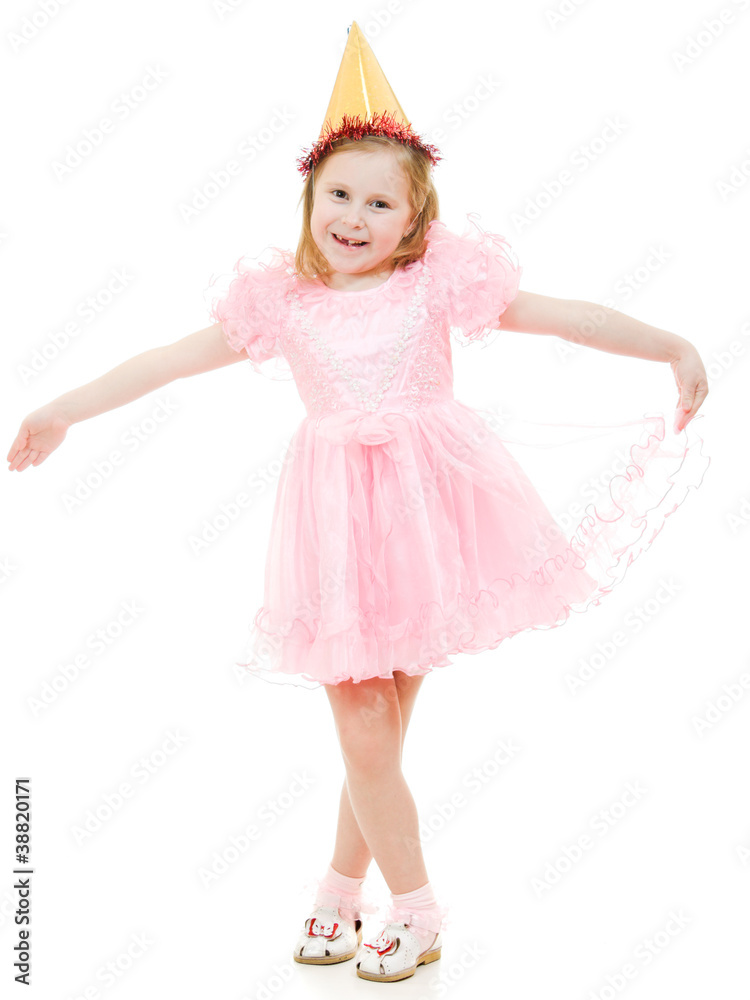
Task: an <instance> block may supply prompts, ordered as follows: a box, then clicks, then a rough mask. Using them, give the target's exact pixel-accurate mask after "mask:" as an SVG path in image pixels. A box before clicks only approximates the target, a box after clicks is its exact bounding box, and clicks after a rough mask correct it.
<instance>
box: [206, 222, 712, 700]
mask: <svg viewBox="0 0 750 1000" xmlns="http://www.w3.org/2000/svg"><path fill="white" fill-rule="evenodd" d="M469 218H470V219H471V216H469ZM472 225H473V226H474V227H475V228H474V229H473V230H468V231H467V232H465V233H464V234H463V235H461V236H458V235H455V234H453V233H452V232H450V231H449V230H448V229H447V228H446V227H445V225H444V224H443V223H442V222H440V221H437V220H435V221H433V222H432V224H431V225H430V228H429V231H428V249H427V251H426V253H425V255H424V256H423V257H422V258H421V259H420V260H419V261H415V262H413V263H411V264H409V265H408V266H407V267H405V268H397V269H396V270H395V271H394V272H393V273H392V274H391V276H390V277H389V278H388V280H387V281H385V282H384V283H383V284H381V285H379V286H377V287H374V288H368V289H366V290H364V291H338V290H335V289H331V288H328V286H327V285H325V283H324V282H323V281H321V280H320V279H316V280H314V281H310V280H301V279H299V278H298V277H297V276H296V275H295V273H294V255H293V253H291V252H289V251H285V250H280V249H278V248H271V249H272V254H271V259H270V262H268V263H264V262H261V263H260V264H259V265H256V264H255V263H253V264H246V263H244V261H242V260H241V261H238V263H237V264H236V265H235V273H234V275H233V280H232V281H231V284H229V286H228V290H227V291H226V292H225V293H224V294H223V295H222V296H221V297H220V298H218V299H216V300H215V301H214V302H213V303H212V305H211V315H212V317H213V319H214V320H215V321H216V322H221V323H222V324H223V328H224V331H225V334H226V337H227V339H228V342H229V343H230V345H231V346H232V347H233V348H234V349H235V350H236V351H246V352H247V354H248V356H249V358H250V360H251V363H252V365H253V367H254V368H255V369H256V371H258V372H261V373H263V374H266V375H269V376H270V377H271V378H284V377H287V378H294V380H295V382H296V386H297V390H298V391H299V394H300V396H301V398H302V401H303V403H304V405H305V409H306V413H307V415H306V416H305V417H304V419H303V420H302V421H301V423H300V424H299V426H298V427H297V429H296V431H295V432H294V434H293V436H292V439H291V441H290V445H289V453H288V456H287V458H288V460H287V461H286V462H285V464H284V466H283V471H282V473H281V476H280V480H279V483H278V487H277V494H276V501H275V507H274V513H273V519H272V527H271V534H270V539H269V545H268V551H267V559H266V566H265V593H264V601H263V605H262V607H261V608H260V609H258V611H257V613H256V614H255V616H254V619H253V622H252V624H251V625H249V627H248V628H249V633H250V634H249V636H248V639H247V644H246V646H245V650H244V654H243V658H242V661H241V663H240V665H241V666H242V667H244V668H245V669H246V670H247V671H249V673H250V674H251V675H253V676H257V677H261V678H263V679H265V680H269V681H281V682H288V683H293V684H297V685H301V686H303V687H308V688H317V687H320V686H321V685H322V684H338V683H340V682H341V681H345V680H348V679H352V680H354V681H355V682H359V681H362V680H366V679H368V678H372V677H383V678H387V677H392V676H393V672H394V671H395V670H401V671H403V672H404V673H406V674H410V675H422V674H427V673H429V672H430V671H431V670H432V669H433V668H435V667H444V666H447V665H449V664H451V663H452V660H451V654H456V653H477V652H479V651H481V650H486V649H494V648H495V647H497V646H498V645H499V643H500V642H501V641H502V640H503V639H505V638H506V637H508V636H512V635H515V634H516V633H518V632H521V631H524V630H527V629H540V628H552V627H555V626H558V625H562V624H563V623H564V622H565V621H566V620H567V618H568V617H569V615H570V613H571V611H583V610H585V609H586V608H588V607H589V606H590V605H592V604H598V603H599V600H600V599H601V597H602V596H603V595H604V594H607V593H609V592H610V590H611V588H612V586H614V585H615V584H616V583H617V582H619V580H620V579H621V578H622V575H623V573H624V571H625V569H626V568H627V566H628V565H630V563H631V562H632V561H633V559H634V558H635V557H636V556H637V555H638V554H639V553H640V552H642V551H643V550H645V549H646V548H647V547H648V546H649V545H650V544H651V542H652V540H653V538H654V537H655V536H656V534H658V532H659V531H660V530H661V527H662V526H663V523H664V520H665V518H667V517H668V516H669V515H670V514H671V513H673V511H674V510H675V509H676V508H677V506H678V505H679V504H680V503H681V502H682V500H683V499H684V498H685V497H686V495H687V492H688V490H689V489H690V488H691V487H693V488H695V487H697V486H699V485H700V483H701V481H702V479H703V475H704V472H705V470H706V468H707V467H708V464H709V462H710V459H709V458H707V457H705V456H703V455H702V453H701V449H700V445H701V444H702V441H701V439H700V437H698V436H697V435H695V432H694V430H693V426H692V425H693V423H694V422H695V420H693V421H691V423H690V424H688V427H687V428H686V429H685V430H684V431H683V432H681V434H680V435H678V436H675V437H674V441H677V442H678V444H677V446H675V445H674V444H672V445H671V446H670V445H668V444H667V442H666V441H665V421H664V418H663V416H661V415H657V416H654V417H645V418H644V420H643V421H638V422H636V423H635V426H633V425H614V426H619V427H620V428H622V427H624V428H625V432H626V434H627V435H628V436H627V438H626V440H627V441H628V442H629V445H630V447H629V454H628V455H626V457H627V458H628V462H629V464H628V465H627V467H626V468H625V469H624V474H620V475H617V476H615V477H614V478H613V479H612V481H611V482H610V483H609V486H608V488H607V489H606V490H604V491H603V495H602V496H600V497H598V498H597V500H596V502H595V503H594V502H592V503H590V504H589V505H588V506H587V507H586V510H585V516H583V517H581V518H579V523H577V524H575V525H569V526H568V527H567V529H566V530H562V529H561V527H560V525H559V524H558V523H557V522H556V521H555V519H554V517H553V515H552V513H551V512H550V510H549V509H548V507H547V506H546V505H545V503H544V502H543V501H542V498H541V496H540V495H539V493H538V492H537V490H536V488H535V487H534V485H533V484H532V483H531V481H530V479H529V478H528V476H527V475H526V473H525V472H524V470H523V468H522V467H521V466H520V465H519V463H518V461H517V460H516V459H515V458H514V457H513V456H512V455H511V453H510V452H509V450H508V448H507V447H506V444H505V443H504V440H503V437H502V435H501V434H500V433H498V431H497V430H496V429H495V428H493V427H492V426H491V423H490V422H489V421H488V420H486V419H485V418H484V417H483V416H482V415H481V412H480V411H478V410H475V409H472V408H471V407H469V406H467V405H465V404H464V403H462V402H461V401H459V400H457V399H455V398H454V395H453V371H452V360H451V343H450V338H451V336H453V337H454V338H456V340H457V341H458V342H460V343H466V344H468V343H470V342H472V341H475V340H479V339H483V338H485V337H486V335H487V333H488V331H489V330H491V329H498V320H499V318H500V316H501V314H502V313H503V311H504V310H505V309H506V307H507V306H508V305H509V304H510V303H511V302H512V301H513V299H514V297H515V296H516V294H517V292H518V287H519V279H520V276H521V272H522V268H521V267H520V266H518V264H517V262H516V260H515V257H514V254H513V251H512V250H511V248H510V246H509V244H508V243H507V241H506V240H505V239H504V238H503V237H501V236H497V235H493V234H492V233H487V232H484V231H482V230H481V229H480V228H479V227H478V226H477V225H476V223H474V222H472ZM467 228H468V227H467ZM695 419H698V418H695ZM540 426H547V425H540ZM559 426H561V427H563V428H564V427H566V426H567V425H559ZM571 426H576V425H571ZM688 432H691V434H692V435H693V438H694V439H692V440H691V439H690V435H689V434H688Z"/></svg>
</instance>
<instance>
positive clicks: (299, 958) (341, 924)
mask: <svg viewBox="0 0 750 1000" xmlns="http://www.w3.org/2000/svg"><path fill="white" fill-rule="evenodd" d="M361 943H362V921H361V920H360V919H359V918H358V919H357V920H347V919H346V917H342V916H341V913H340V912H339V910H338V907H335V906H317V907H316V908H315V910H314V911H313V913H312V915H311V916H309V917H308V918H307V920H306V921H305V929H304V930H303V931H302V932H301V933H300V936H299V939H298V940H297V944H296V946H295V948H294V954H293V957H294V961H295V962H304V963H306V964H307V965H333V964H334V963H335V962H346V961H348V960H349V959H350V958H354V956H355V955H356V954H357V948H358V947H359V945H360V944H361Z"/></svg>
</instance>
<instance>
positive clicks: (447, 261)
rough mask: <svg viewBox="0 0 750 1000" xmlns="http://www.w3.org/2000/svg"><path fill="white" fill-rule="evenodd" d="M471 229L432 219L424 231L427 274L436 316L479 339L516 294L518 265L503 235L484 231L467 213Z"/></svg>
mask: <svg viewBox="0 0 750 1000" xmlns="http://www.w3.org/2000/svg"><path fill="white" fill-rule="evenodd" d="M467 218H468V219H469V221H470V223H471V225H472V226H473V227H474V228H473V229H471V228H469V227H468V226H467V227H466V229H465V231H464V233H463V234H462V235H460V236H458V235H456V234H455V233H452V232H451V231H450V230H449V229H447V228H446V226H445V224H444V223H442V222H440V221H439V220H438V219H435V220H433V221H432V222H431V223H430V227H429V229H428V232H427V239H428V245H429V248H430V264H431V268H432V274H433V287H432V290H431V291H432V296H433V301H434V304H435V308H436V309H437V311H438V313H439V314H440V316H441V318H442V319H444V320H445V321H447V323H448V325H449V326H450V327H451V328H453V329H454V330H459V331H461V333H462V335H463V336H462V337H460V336H459V337H457V340H458V341H459V343H466V344H468V343H472V342H474V341H478V340H484V339H485V338H486V335H487V332H488V331H489V330H494V329H498V328H499V320H500V316H501V315H502V314H503V313H504V312H505V310H506V309H507V308H508V306H509V305H510V303H511V302H512V301H513V299H514V298H515V297H516V295H517V294H518V286H519V282H520V278H521V274H522V272H523V268H522V267H521V266H520V265H519V264H518V261H517V259H516V257H515V254H514V252H513V250H512V248H511V246H510V244H509V243H508V241H507V240H506V239H505V238H504V237H503V236H498V235H496V234H494V233H488V232H485V231H484V230H483V229H482V228H481V227H480V226H479V225H478V224H477V223H476V222H475V214H474V215H472V214H470V215H468V216H467Z"/></svg>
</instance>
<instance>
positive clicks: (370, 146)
mask: <svg viewBox="0 0 750 1000" xmlns="http://www.w3.org/2000/svg"><path fill="white" fill-rule="evenodd" d="M384 148H387V149H391V150H392V151H393V153H394V154H395V156H396V160H397V162H398V165H399V166H400V168H401V170H402V171H403V173H404V176H405V177H406V181H407V184H408V187H409V202H410V204H411V208H412V212H413V213H414V214H415V215H416V220H415V221H414V222H413V223H412V228H411V229H410V230H409V231H408V232H407V234H406V235H405V236H404V237H403V239H402V240H401V242H400V243H399V245H398V246H397V247H396V249H395V250H394V252H393V254H392V255H391V258H390V263H391V264H392V265H394V266H395V267H406V265H407V264H410V263H411V262H412V261H414V260H419V259H420V258H421V257H422V256H423V254H424V252H425V250H426V249H427V241H426V239H425V234H426V233H427V228H428V226H429V225H430V223H431V222H432V221H433V219H438V218H439V217H440V206H439V203H438V195H437V191H436V190H435V185H434V184H433V181H432V164H431V163H430V161H429V159H428V158H427V157H426V156H425V155H424V153H421V152H420V151H419V150H418V149H414V148H413V147H411V146H408V145H406V144H405V143H403V142H399V141H398V140H397V139H391V138H389V137H388V136H380V135H366V136H363V137H362V138H361V139H350V138H349V137H348V136H343V137H342V138H340V139H337V140H336V141H335V142H334V143H333V148H332V150H331V152H330V153H327V154H326V156H324V157H323V158H322V159H321V160H320V161H319V163H318V173H320V165H321V164H322V163H324V162H325V161H326V160H327V159H328V158H329V157H331V156H334V155H335V154H336V153H342V152H344V151H345V150H348V149H355V150H358V151H359V150H362V151H370V152H375V151H378V150H381V149H384ZM314 184H315V170H314V169H313V170H311V171H310V173H309V174H308V175H307V177H306V178H305V185H304V187H303V189H302V194H301V196H300V202H303V203H304V207H303V210H302V232H301V233H300V238H299V243H298V244H297V251H296V253H295V257H294V266H295V270H296V272H297V274H299V275H300V276H301V277H303V278H317V277H319V276H321V275H329V274H331V273H332V271H331V267H330V265H329V263H328V261H327V260H326V258H325V257H324V256H323V254H322V253H321V252H320V250H318V247H317V246H316V243H315V240H314V239H313V236H312V230H311V229H310V217H311V215H312V208H313V197H314ZM298 204H299V203H298Z"/></svg>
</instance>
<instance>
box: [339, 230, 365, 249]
mask: <svg viewBox="0 0 750 1000" xmlns="http://www.w3.org/2000/svg"><path fill="white" fill-rule="evenodd" d="M334 235H335V236H336V239H337V240H340V241H341V242H342V243H345V244H346V245H347V246H350V247H361V246H364V244H365V241H364V240H347V239H345V238H344V237H343V236H339V235H338V233H334Z"/></svg>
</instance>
